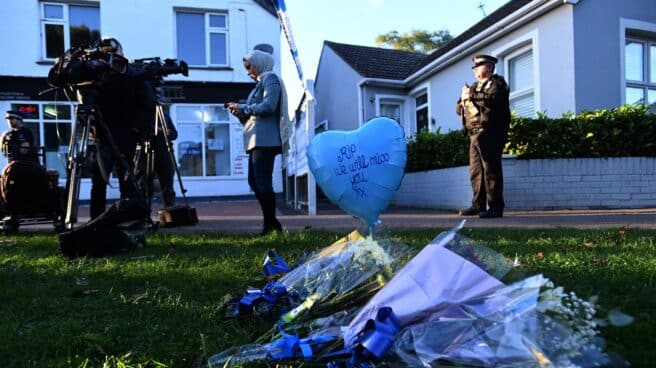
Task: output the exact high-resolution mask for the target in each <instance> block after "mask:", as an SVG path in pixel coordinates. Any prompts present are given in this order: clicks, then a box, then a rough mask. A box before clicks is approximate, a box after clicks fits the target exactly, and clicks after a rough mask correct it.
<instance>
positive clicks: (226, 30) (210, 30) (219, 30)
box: [175, 8, 230, 67]
mask: <svg viewBox="0 0 656 368" xmlns="http://www.w3.org/2000/svg"><path fill="white" fill-rule="evenodd" d="M175 13H176V18H177V14H178V13H196V14H203V15H204V17H203V19H204V22H205V24H204V28H205V64H201V65H198V64H192V66H196V67H203V66H207V67H227V66H229V65H230V24H229V23H228V22H229V20H230V17H228V11H220V10H212V11H209V10H193V9H187V8H179V9H175ZM212 15H220V16H222V17H224V18H225V27H211V26H210V16H212ZM175 27H176V29H175V30H176V32H177V30H178V24H177V22H176V25H175ZM212 34H224V35H225V38H226V49H225V54H226V62H225V64H212V63H211V61H212V52H211V49H210V45H211V40H210V38H211V37H210V36H211V35H212ZM175 42H176V54H177V52H178V47H177V46H178V45H177V42H178V40H177V39H176V40H175ZM177 57H178V58H183V56H181V55H177Z"/></svg>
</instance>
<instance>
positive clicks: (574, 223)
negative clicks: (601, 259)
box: [19, 199, 656, 233]
mask: <svg viewBox="0 0 656 368" xmlns="http://www.w3.org/2000/svg"><path fill="white" fill-rule="evenodd" d="M190 205H191V206H192V207H195V208H196V210H197V213H198V217H199V223H198V224H197V225H195V226H185V227H177V228H168V229H160V231H161V232H165V233H197V232H221V233H258V232H259V231H260V230H261V228H262V217H261V214H260V209H259V206H258V204H257V201H255V200H248V199H246V200H219V201H212V202H207V201H206V202H191V203H190ZM154 208H156V207H154ZM79 213H80V215H81V216H80V218H79V224H83V223H85V222H86V221H88V220H89V218H88V215H87V214H88V207H87V206H82V207H81V208H80V211H79ZM278 218H279V219H280V222H281V223H282V224H283V226H284V227H285V228H286V229H287V230H288V231H290V232H297V231H302V230H306V229H316V230H327V231H333V232H338V233H344V232H349V231H352V230H354V229H357V228H359V227H360V226H361V222H360V221H359V220H357V219H355V218H353V217H351V216H349V215H347V214H345V213H344V212H343V211H341V210H340V209H338V208H335V207H333V206H331V205H329V204H328V205H322V206H320V208H319V209H318V215H316V216H308V215H306V214H303V213H302V212H299V211H293V210H286V209H282V210H279V211H278ZM463 218H465V217H460V216H458V215H457V214H456V213H454V212H451V211H443V210H429V209H419V208H396V207H392V208H390V209H388V210H387V211H386V212H385V213H384V214H383V215H382V216H381V220H382V225H381V226H383V227H384V228H386V229H389V230H402V229H446V228H450V227H452V226H454V225H456V224H457V223H458V222H459V221H460V220H461V219H463ZM466 219H467V223H466V225H465V226H467V227H470V228H527V229H536V228H557V227H570V228H579V229H588V228H591V229H603V228H620V227H627V228H642V229H654V230H656V208H649V209H622V210H554V211H506V212H505V213H504V217H503V218H497V219H480V218H478V217H466ZM19 231H20V232H51V231H52V225H33V226H22V227H21V228H20V230H19Z"/></svg>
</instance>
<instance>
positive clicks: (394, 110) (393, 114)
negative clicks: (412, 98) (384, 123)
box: [380, 102, 401, 124]
mask: <svg viewBox="0 0 656 368" xmlns="http://www.w3.org/2000/svg"><path fill="white" fill-rule="evenodd" d="M380 116H384V117H387V118H390V119H393V120H395V121H396V122H397V123H399V124H401V104H400V103H394V102H381V104H380Z"/></svg>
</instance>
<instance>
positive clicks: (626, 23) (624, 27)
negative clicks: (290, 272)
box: [619, 18, 656, 105]
mask: <svg viewBox="0 0 656 368" xmlns="http://www.w3.org/2000/svg"><path fill="white" fill-rule="evenodd" d="M631 31H644V32H649V33H653V34H656V23H649V22H644V21H641V20H635V19H628V18H620V42H619V47H620V82H621V83H620V90H621V91H620V94H621V98H622V101H621V103H622V105H624V104H626V103H627V102H626V88H627V87H636V86H637V87H644V89H648V88H649V87H650V86H654V85H653V83H652V84H650V83H649V75H645V81H644V82H645V83H644V84H635V83H634V82H635V81H627V80H626V52H625V49H626V41H627V40H637V41H638V42H642V43H643V44H644V45H646V46H649V45H650V44H652V45H653V44H654V43H656V39H655V40H648V39H647V38H641V37H635V36H633V35H631V34H629V35H628V36H627V32H629V33H631ZM643 58H644V56H643ZM643 62H647V60H644V61H643ZM643 72H649V65H646V66H645V70H643Z"/></svg>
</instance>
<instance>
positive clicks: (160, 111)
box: [155, 105, 189, 206]
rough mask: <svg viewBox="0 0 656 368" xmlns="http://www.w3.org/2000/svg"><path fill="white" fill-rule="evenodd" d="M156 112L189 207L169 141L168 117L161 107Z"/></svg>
mask: <svg viewBox="0 0 656 368" xmlns="http://www.w3.org/2000/svg"><path fill="white" fill-rule="evenodd" d="M155 112H156V116H157V119H158V120H159V122H160V124H161V128H162V131H163V132H164V139H165V140H166V149H167V151H168V154H169V159H170V160H171V164H172V165H173V167H174V168H175V175H176V176H177V177H178V185H180V192H182V198H183V200H184V202H185V206H189V203H188V202H187V195H186V193H187V190H186V189H185V187H184V185H183V184H182V177H181V176H180V169H179V168H178V163H177V162H176V161H175V156H174V155H173V149H172V148H171V146H172V143H171V141H170V140H169V129H168V126H167V125H166V117H165V116H164V109H163V108H162V106H161V105H157V107H156V110H155Z"/></svg>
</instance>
